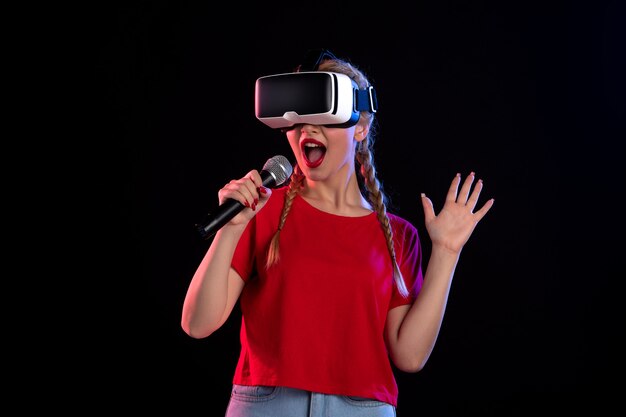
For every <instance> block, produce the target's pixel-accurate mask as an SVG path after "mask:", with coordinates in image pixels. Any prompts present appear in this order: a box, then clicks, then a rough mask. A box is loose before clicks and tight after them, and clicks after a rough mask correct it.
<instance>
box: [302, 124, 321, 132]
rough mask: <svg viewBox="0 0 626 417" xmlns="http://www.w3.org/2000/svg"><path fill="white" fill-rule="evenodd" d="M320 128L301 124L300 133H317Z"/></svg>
mask: <svg viewBox="0 0 626 417" xmlns="http://www.w3.org/2000/svg"><path fill="white" fill-rule="evenodd" d="M319 130H320V128H319V126H318V125H311V124H306V123H305V124H303V125H302V126H301V127H300V131H301V132H304V133H317V132H319Z"/></svg>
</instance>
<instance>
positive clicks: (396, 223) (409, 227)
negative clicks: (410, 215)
mask: <svg viewBox="0 0 626 417" xmlns="http://www.w3.org/2000/svg"><path fill="white" fill-rule="evenodd" d="M387 217H389V223H390V224H391V227H392V228H393V230H394V232H409V233H417V228H416V227H415V226H414V225H413V223H411V222H410V221H408V220H407V219H405V218H404V217H400V216H398V215H397V214H393V213H387Z"/></svg>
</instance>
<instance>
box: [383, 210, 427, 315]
mask: <svg viewBox="0 0 626 417" xmlns="http://www.w3.org/2000/svg"><path fill="white" fill-rule="evenodd" d="M394 220H395V221H393V222H392V225H394V226H395V227H394V242H395V248H396V259H397V261H398V266H399V267H400V272H402V277H403V278H404V283H405V284H406V287H407V288H408V289H409V295H408V297H406V298H405V297H403V296H402V295H401V294H400V293H399V292H398V289H397V287H396V286H395V285H394V286H393V293H392V296H391V302H390V304H389V309H392V308H394V307H398V306H401V305H405V304H411V303H413V301H415V299H416V298H417V294H419V292H420V290H421V289H422V284H423V282H424V276H423V275H422V247H421V244H420V239H419V235H418V233H417V229H416V228H415V226H413V225H412V224H411V223H409V222H407V221H405V220H401V219H398V218H395V219H394Z"/></svg>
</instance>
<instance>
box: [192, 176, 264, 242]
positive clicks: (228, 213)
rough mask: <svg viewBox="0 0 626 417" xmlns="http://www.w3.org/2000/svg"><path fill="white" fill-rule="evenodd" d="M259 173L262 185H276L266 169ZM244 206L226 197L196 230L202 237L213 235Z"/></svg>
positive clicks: (206, 237)
mask: <svg viewBox="0 0 626 417" xmlns="http://www.w3.org/2000/svg"><path fill="white" fill-rule="evenodd" d="M259 174H261V180H262V181H263V186H264V187H269V188H273V187H274V186H275V185H276V178H274V175H273V174H272V173H271V172H269V171H267V170H262V171H261V172H260V173H259ZM245 207H246V206H244V205H243V204H241V203H240V202H239V201H237V200H234V199H232V198H227V199H226V200H225V201H224V203H222V204H220V206H219V207H218V213H217V215H215V216H213V218H212V219H211V220H210V221H209V222H208V223H206V224H204V225H201V226H198V232H199V233H200V236H201V237H202V238H203V239H208V238H210V237H211V236H213V235H214V234H215V233H217V231H218V230H219V229H221V228H222V226H224V225H225V224H226V223H228V222H229V221H231V220H232V218H233V217H235V216H236V215H237V214H239V212H241V210H243V209H244V208H245Z"/></svg>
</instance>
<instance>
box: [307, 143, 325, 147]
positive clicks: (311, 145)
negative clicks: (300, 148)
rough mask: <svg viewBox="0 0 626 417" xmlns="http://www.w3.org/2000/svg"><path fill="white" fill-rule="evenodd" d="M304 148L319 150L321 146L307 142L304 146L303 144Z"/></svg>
mask: <svg viewBox="0 0 626 417" xmlns="http://www.w3.org/2000/svg"><path fill="white" fill-rule="evenodd" d="M304 147H305V148H321V147H322V145H318V144H316V143H310V142H309V143H305V144H304Z"/></svg>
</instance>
